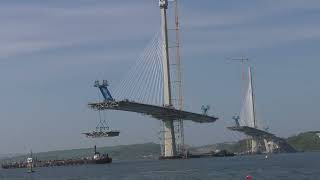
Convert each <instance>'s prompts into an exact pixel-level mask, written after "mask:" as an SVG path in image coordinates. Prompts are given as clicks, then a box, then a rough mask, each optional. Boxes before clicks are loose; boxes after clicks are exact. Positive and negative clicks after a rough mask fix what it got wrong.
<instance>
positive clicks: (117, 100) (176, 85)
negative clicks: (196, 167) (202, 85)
mask: <svg viewBox="0 0 320 180" xmlns="http://www.w3.org/2000/svg"><path fill="white" fill-rule="evenodd" d="M174 3H175V8H174V10H175V12H176V14H175V25H176V27H175V30H176V42H175V45H174V47H175V48H176V51H175V58H172V57H173V55H172V54H174V53H172V54H169V49H170V48H169V41H168V18H167V11H168V6H169V4H168V0H159V7H160V15H161V18H160V19H161V29H160V33H156V34H155V36H154V38H153V39H152V41H151V43H150V44H149V45H148V46H147V47H146V49H145V50H144V52H143V53H142V55H141V56H140V58H139V60H138V61H137V63H136V64H135V65H134V66H133V67H132V68H131V70H130V71H129V72H128V74H127V76H126V78H125V79H124V80H123V81H122V82H121V83H120V85H119V86H118V87H117V88H116V89H115V90H114V91H113V92H112V94H111V93H110V91H109V89H108V82H107V81H103V82H102V84H100V83H99V82H98V81H96V84H95V86H96V87H98V88H99V89H100V91H101V93H102V95H103V97H104V101H102V102H92V103H89V106H90V107H91V108H93V109H95V110H99V111H100V110H118V111H129V112H134V113H139V114H143V115H148V116H150V117H152V118H154V119H157V120H160V121H161V122H162V127H161V129H162V130H161V157H162V158H165V159H170V158H179V157H182V156H183V153H184V135H183V121H185V120H189V121H193V122H196V123H212V122H215V121H216V120H217V119H218V118H217V117H215V116H210V115H209V114H208V113H207V110H208V108H204V109H203V113H193V112H188V111H184V110H183V109H182V94H181V91H182V90H181V67H180V56H179V37H178V36H179V34H178V29H179V22H178V16H177V0H175V1H174ZM170 52H171V51H170ZM174 59H175V60H176V61H173V60H174ZM173 67H174V68H175V69H174V68H173ZM174 70H175V71H174ZM174 72H176V73H174Z"/></svg>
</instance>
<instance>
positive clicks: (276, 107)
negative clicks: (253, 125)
mask: <svg viewBox="0 0 320 180" xmlns="http://www.w3.org/2000/svg"><path fill="white" fill-rule="evenodd" d="M319 10H320V1H317V0H305V1H301V0H268V1H252V0H243V1H236V0H224V1H218V0H202V1H201V2H199V1H191V0H184V1H181V2H180V21H181V53H182V55H181V57H182V69H183V95H184V96H183V97H184V107H185V109H187V110H190V111H193V112H200V108H201V105H203V104H209V105H211V109H210V111H209V114H212V115H215V116H218V117H219V120H218V121H217V122H216V123H212V124H196V123H192V122H185V139H186V143H187V144H190V145H205V144H212V143H217V142H224V141H235V140H238V138H239V136H237V134H234V133H231V132H229V131H228V130H226V128H225V127H226V126H228V125H232V123H233V121H232V116H233V115H236V114H238V113H239V112H240V109H241V101H242V94H243V93H242V92H243V81H242V77H241V73H242V66H241V64H240V63H238V62H231V61H229V60H228V59H230V58H239V57H248V58H249V62H250V64H251V65H252V66H253V72H254V89H255V97H256V113H257V120H258V121H259V122H260V123H261V124H264V126H265V127H266V126H268V127H269V128H270V132H272V133H275V134H277V135H278V136H281V137H288V136H291V135H294V134H298V133H299V132H303V131H308V130H319V128H320V119H319V116H318V111H319V102H320V95H319V92H320V83H319V82H320V81H319V77H320V72H319V66H320V61H319V57H320V51H319V50H320V49H319V47H320V25H319V23H318V20H319V19H320V11H319ZM0 24H1V28H0V82H1V86H0V92H1V93H0V115H1V119H0V144H1V147H0V154H7V153H23V152H29V151H30V149H32V150H33V151H34V152H40V151H49V150H59V149H73V148H83V147H89V146H93V145H94V144H97V145H98V146H111V145H118V144H134V143H145V142H155V143H159V138H158V137H159V134H158V133H159V127H160V123H159V121H157V120H154V119H151V118H148V117H144V116H141V115H137V114H133V113H128V112H107V113H106V117H107V119H108V121H109V123H110V126H111V127H112V128H115V129H120V131H121V133H120V136H119V137H117V138H112V139H100V140H90V139H87V138H86V137H84V136H83V135H82V134H81V133H83V132H85V131H88V130H91V129H93V128H95V126H96V124H97V123H98V121H99V119H98V115H97V112H94V111H92V110H90V109H89V108H88V106H87V103H88V102H90V101H94V100H96V99H97V97H98V92H97V89H95V88H94V87H93V82H94V80H97V79H99V80H102V79H108V80H109V82H110V84H111V86H116V85H117V84H119V83H120V82H121V80H122V79H124V78H125V75H126V72H127V71H128V70H129V69H130V67H132V66H133V65H134V64H135V62H136V61H137V59H138V57H139V55H140V54H141V52H143V49H144V48H145V46H146V45H147V44H148V42H149V41H150V40H151V39H152V37H153V36H154V34H155V33H156V32H158V30H159V27H160V11H159V7H158V2H157V0H136V1H129V0H123V1H102V0H91V1H86V0H68V1H63V0H56V1H48V0H41V1H40V0H30V1H28V2H25V1H18V0H10V1H1V2H0Z"/></svg>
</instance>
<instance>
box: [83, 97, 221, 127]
mask: <svg viewBox="0 0 320 180" xmlns="http://www.w3.org/2000/svg"><path fill="white" fill-rule="evenodd" d="M88 105H89V107H91V108H92V109H95V110H118V111H129V112H135V113H140V114H143V115H148V116H151V117H153V118H155V119H158V120H179V119H183V120H190V121H193V122H197V123H211V122H215V121H216V120H217V119H218V118H217V117H213V116H208V115H207V114H197V113H192V112H187V111H181V110H177V109H175V108H173V107H165V106H156V105H150V104H143V103H138V102H133V101H129V100H124V101H104V102H98V103H89V104H88Z"/></svg>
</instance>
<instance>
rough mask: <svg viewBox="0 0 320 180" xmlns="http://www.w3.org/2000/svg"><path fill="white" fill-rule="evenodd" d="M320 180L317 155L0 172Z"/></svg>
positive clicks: (77, 177) (83, 177)
mask: <svg viewBox="0 0 320 180" xmlns="http://www.w3.org/2000/svg"><path fill="white" fill-rule="evenodd" d="M248 174H250V175H251V176H252V180H320V153H296V154H279V155H271V156H270V157H269V159H265V158H264V156H262V155H261V156H239V157H228V158H204V159H188V160H167V161H158V160H152V161H151V160H150V161H149V160H148V161H135V162H134V161H130V162H123V161H122V162H114V163H112V164H107V165H87V166H69V167H50V168H37V169H36V172H35V173H32V174H28V173H26V169H11V170H0V180H6V179H14V180H17V179H19V180H20V179H23V180H25V179H27V180H40V179H41V180H58V179H59V180H60V179H63V180H87V179H90V180H91V179H92V180H102V179H103V180H104V179H108V180H109V179H110V180H113V179H114V180H145V179H148V180H149V179H151V180H160V179H161V180H189V179H190V180H191V179H192V180H207V179H208V180H209V179H210V180H244V179H245V176H246V175H248Z"/></svg>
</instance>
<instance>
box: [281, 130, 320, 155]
mask: <svg viewBox="0 0 320 180" xmlns="http://www.w3.org/2000/svg"><path fill="white" fill-rule="evenodd" d="M317 133H320V131H309V132H305V133H300V134H298V135H296V136H292V137H289V138H288V139H287V141H288V143H289V144H290V145H291V146H292V147H294V148H295V149H296V150H298V151H320V137H319V136H318V135H317Z"/></svg>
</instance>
